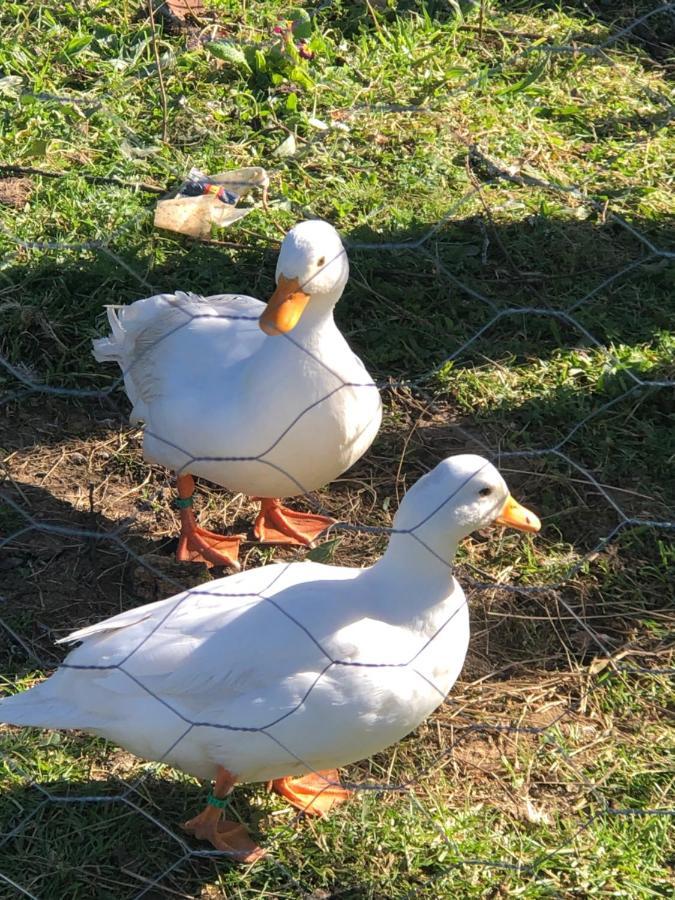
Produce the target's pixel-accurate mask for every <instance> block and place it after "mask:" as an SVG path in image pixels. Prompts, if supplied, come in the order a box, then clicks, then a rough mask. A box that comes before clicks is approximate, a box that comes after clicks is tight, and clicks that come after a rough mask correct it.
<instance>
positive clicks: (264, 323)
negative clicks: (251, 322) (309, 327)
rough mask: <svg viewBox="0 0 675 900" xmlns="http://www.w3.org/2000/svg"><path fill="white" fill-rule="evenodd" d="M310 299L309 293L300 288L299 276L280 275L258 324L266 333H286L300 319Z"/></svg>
mask: <svg viewBox="0 0 675 900" xmlns="http://www.w3.org/2000/svg"><path fill="white" fill-rule="evenodd" d="M308 301H309V294H306V293H305V292H304V291H303V290H301V289H300V282H299V281H298V279H297V278H286V276H285V275H280V276H279V281H278V283H277V289H276V290H275V292H274V293H273V294H272V296H271V297H270V299H269V300H268V301H267V306H266V307H265V311H264V312H263V314H262V315H261V316H260V319H259V320H258V324H259V325H260V327H261V328H262V330H263V331H264V332H265V334H285V333H286V332H287V331H292V329H293V328H295V326H296V325H297V324H298V322H299V321H300V316H301V315H302V314H303V312H304V310H305V307H306V306H307V303H308Z"/></svg>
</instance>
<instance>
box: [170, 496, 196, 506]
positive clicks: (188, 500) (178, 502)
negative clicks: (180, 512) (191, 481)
mask: <svg viewBox="0 0 675 900" xmlns="http://www.w3.org/2000/svg"><path fill="white" fill-rule="evenodd" d="M194 499H195V495H194V494H191V495H190V496H189V497H174V501H173V507H174V509H189V508H190V507H191V506H192V504H193V503H194Z"/></svg>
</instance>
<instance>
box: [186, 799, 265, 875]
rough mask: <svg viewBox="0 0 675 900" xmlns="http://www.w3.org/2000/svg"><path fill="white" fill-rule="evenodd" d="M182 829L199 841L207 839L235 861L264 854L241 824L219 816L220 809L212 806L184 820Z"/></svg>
mask: <svg viewBox="0 0 675 900" xmlns="http://www.w3.org/2000/svg"><path fill="white" fill-rule="evenodd" d="M183 829H184V830H185V831H187V832H188V833H189V834H192V835H194V836H195V837H196V838H197V839H198V840H200V841H209V843H211V844H212V845H213V846H214V847H215V848H216V850H222V851H223V852H225V853H227V854H229V855H230V856H232V857H233V859H235V860H236V861H237V862H243V863H252V862H255V861H256V860H258V859H260V858H261V857H263V856H264V855H265V851H264V850H263V848H262V847H259V846H258V844H256V842H255V841H254V840H253V839H252V838H251V836H250V835H249V833H248V831H247V830H246V828H245V827H244V826H243V825H241V824H240V823H239V822H230V821H229V820H228V819H223V818H221V812H220V810H219V809H215V807H213V806H207V807H206V809H204V810H203V811H202V812H200V813H199V815H198V816H195V817H194V819H190V820H189V821H188V822H186V823H185V824H184V825H183Z"/></svg>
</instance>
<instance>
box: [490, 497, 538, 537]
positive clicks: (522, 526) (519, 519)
mask: <svg viewBox="0 0 675 900" xmlns="http://www.w3.org/2000/svg"><path fill="white" fill-rule="evenodd" d="M495 522H496V523H497V524H498V525H510V526H511V528H517V529H518V530H519V531H533V532H535V531H539V529H540V528H541V522H540V521H539V518H538V517H537V516H535V514H534V513H533V512H530V510H529V509H525V507H524V506H521V505H520V503H518V501H517V500H514V499H513V497H511V495H509V496H508V497H507V498H506V503H505V504H504V506H503V507H502V511H501V512H500V513H499V515H498V516H497V518H496V519H495Z"/></svg>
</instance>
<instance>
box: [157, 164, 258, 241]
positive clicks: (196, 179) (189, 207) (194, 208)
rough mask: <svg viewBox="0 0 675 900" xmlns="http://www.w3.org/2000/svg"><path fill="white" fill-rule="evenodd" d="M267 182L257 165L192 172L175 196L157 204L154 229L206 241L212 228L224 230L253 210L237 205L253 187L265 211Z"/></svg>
mask: <svg viewBox="0 0 675 900" xmlns="http://www.w3.org/2000/svg"><path fill="white" fill-rule="evenodd" d="M269 183H270V180H269V176H268V174H267V172H266V171H265V169H263V168H261V167H260V166H249V167H247V168H244V169H230V170H229V171H228V172H220V173H219V174H218V175H205V174H204V172H201V171H200V170H199V169H191V170H190V172H189V174H188V177H187V180H186V181H185V182H184V183H183V184H182V185H181V186H180V188H179V189H178V192H177V193H176V194H175V196H174V197H172V198H170V199H165V200H160V201H159V202H158V203H157V208H156V210H155V228H164V229H166V230H167V231H177V232H179V233H180V234H187V235H188V236H189V237H192V238H198V239H204V238H208V237H210V235H211V225H217V226H218V227H219V228H225V227H226V226H228V225H231V224H232V223H233V222H236V221H238V220H239V219H243V217H244V216H247V215H248V214H249V213H250V212H251V209H253V207H251V206H247V207H243V208H237V205H236V204H237V203H238V202H239V200H241V198H242V197H244V196H246V194H248V193H250V192H251V191H252V190H254V189H255V188H259V189H260V190H262V192H263V196H262V201H263V206H264V207H265V209H267V188H268V187H269Z"/></svg>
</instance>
